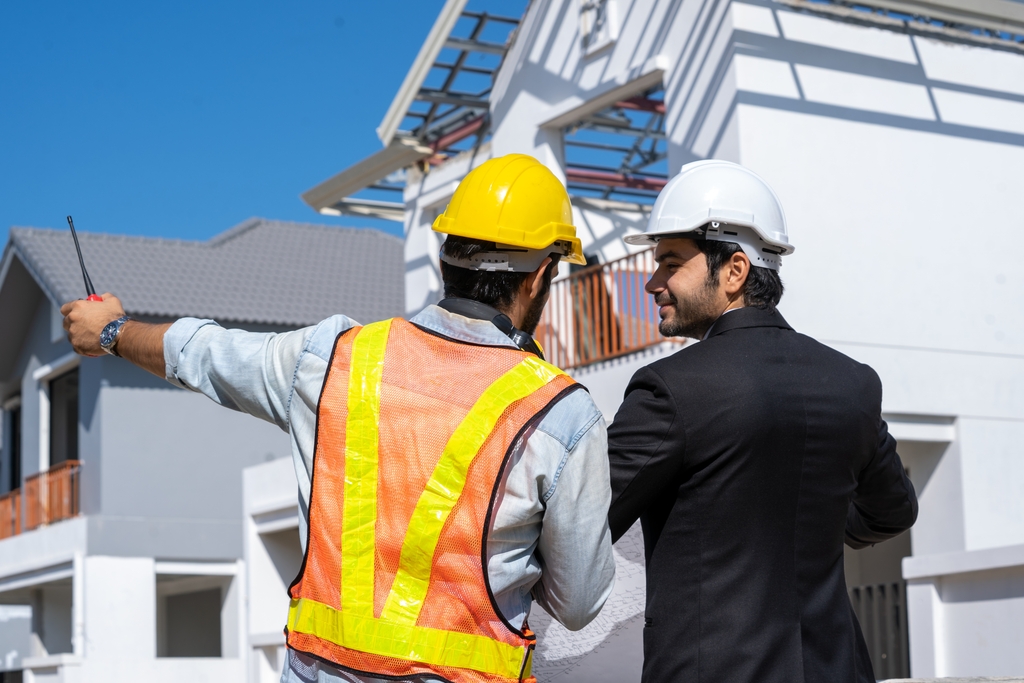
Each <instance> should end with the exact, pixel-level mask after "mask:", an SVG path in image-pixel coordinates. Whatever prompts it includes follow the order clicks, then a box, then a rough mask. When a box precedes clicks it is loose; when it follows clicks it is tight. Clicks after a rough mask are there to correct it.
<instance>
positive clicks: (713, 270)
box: [696, 240, 785, 311]
mask: <svg viewBox="0 0 1024 683" xmlns="http://www.w3.org/2000/svg"><path fill="white" fill-rule="evenodd" d="M696 243H697V248H698V249H700V251H701V253H702V254H704V257H705V258H706V259H707V262H708V285H709V286H714V287H717V286H718V271H719V270H721V268H722V264H723V263H725V261H726V260H727V259H728V258H729V257H730V256H732V255H733V254H735V253H736V252H738V251H740V250H741V249H740V245H738V244H736V243H735V242H716V241H708V240H696ZM784 289H785V287H783V285H782V278H781V277H779V271H777V270H772V269H771V268H762V267H760V266H750V273H749V274H748V275H747V281H746V283H745V284H744V285H743V304H744V305H745V306H752V307H753V308H760V309H763V310H766V311H774V310H775V307H776V306H778V305H779V301H780V300H781V299H782V292H783V291H784Z"/></svg>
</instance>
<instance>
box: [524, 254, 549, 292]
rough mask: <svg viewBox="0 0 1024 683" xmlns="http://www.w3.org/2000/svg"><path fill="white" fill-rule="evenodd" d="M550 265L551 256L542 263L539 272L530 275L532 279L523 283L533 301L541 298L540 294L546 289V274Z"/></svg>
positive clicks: (527, 279) (529, 278)
mask: <svg viewBox="0 0 1024 683" xmlns="http://www.w3.org/2000/svg"><path fill="white" fill-rule="evenodd" d="M549 263H551V257H550V256H548V257H547V258H546V259H544V260H543V261H541V262H540V266H539V267H538V268H537V270H535V271H533V272H532V273H530V277H528V278H526V282H524V283H523V284H524V285H525V287H527V288H528V289H527V291H528V292H529V294H530V298H531V299H536V298H537V297H538V296H540V292H541V290H542V289H543V288H544V273H545V271H547V269H548V264H549Z"/></svg>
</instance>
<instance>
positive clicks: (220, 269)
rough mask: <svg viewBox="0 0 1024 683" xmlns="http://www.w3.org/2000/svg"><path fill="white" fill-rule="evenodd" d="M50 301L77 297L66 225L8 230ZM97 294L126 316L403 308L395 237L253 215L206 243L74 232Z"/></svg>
mask: <svg viewBox="0 0 1024 683" xmlns="http://www.w3.org/2000/svg"><path fill="white" fill-rule="evenodd" d="M10 239H11V246H13V247H14V248H15V249H16V250H17V252H18V254H19V255H20V256H21V258H22V259H23V261H24V262H25V264H26V265H27V266H28V268H29V269H30V270H31V271H32V272H33V273H34V274H35V276H36V278H37V279H38V280H40V281H41V282H42V284H43V288H44V289H45V290H46V291H47V293H48V294H49V295H50V297H51V298H55V299H56V300H57V301H60V302H64V301H69V300H72V299H79V298H83V297H84V296H85V287H84V285H83V284H82V275H81V271H80V269H79V267H78V258H77V256H76V255H75V246H74V242H73V241H72V239H71V232H70V231H69V230H44V229H40V228H11V238H10ZM79 240H80V241H81V243H82V255H83V257H84V258H85V265H86V267H88V269H89V275H90V276H91V277H92V281H93V284H94V285H95V286H96V289H97V291H98V292H99V293H103V292H104V291H110V292H113V293H115V294H117V295H118V296H119V297H120V298H121V301H122V303H123V304H124V307H125V310H126V311H127V312H128V313H130V314H134V315H138V316H146V317H157V318H179V317H183V316H195V317H202V318H214V319H216V320H218V321H222V322H235V323H242V324H245V323H252V324H265V325H274V326H288V327H291V326H296V327H298V326H304V325H310V324H313V323H315V322H318V321H320V320H322V319H324V318H326V317H328V316H330V315H333V314H335V313H344V314H346V315H348V316H350V317H352V318H355V319H356V320H358V321H360V322H363V323H368V322H372V321H375V320H382V319H384V318H389V317H393V316H399V315H401V314H402V312H403V310H404V298H405V292H404V264H403V255H402V241H401V240H399V239H398V238H396V237H392V236H390V235H386V234H384V233H382V232H378V231H376V230H368V229H355V228H338V227H332V226H326V225H312V224H308V223H289V222H285V221H270V220H264V219H260V218H253V219H249V220H247V221H245V222H244V223H241V224H240V225H238V226H236V227H234V228H232V229H230V230H228V231H227V232H224V233H221V234H220V235H217V236H216V237H214V238H213V239H211V240H209V241H207V242H188V241H182V240H166V239H157V238H152V237H129V236H122V235H105V234H96V233H79Z"/></svg>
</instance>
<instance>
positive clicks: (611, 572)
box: [531, 418, 615, 631]
mask: <svg viewBox="0 0 1024 683" xmlns="http://www.w3.org/2000/svg"><path fill="white" fill-rule="evenodd" d="M532 440H533V439H531V441H532ZM607 453H608V433H607V430H606V427H605V423H604V419H603V418H598V420H597V421H596V422H594V423H593V424H592V425H591V426H590V427H589V429H587V431H586V432H585V433H584V434H583V435H582V436H581V437H580V438H579V440H578V441H577V442H576V443H575V444H574V445H573V446H572V448H571V449H570V450H569V452H568V455H567V457H566V458H565V461H564V464H563V465H562V467H561V470H560V471H559V472H558V473H557V474H556V479H555V482H554V484H553V485H552V487H551V489H550V490H549V491H548V492H547V493H546V494H545V495H546V496H547V498H546V503H545V505H546V509H545V511H544V523H543V526H542V528H541V533H540V539H539V541H538V544H537V550H538V554H539V556H540V558H541V561H542V562H543V574H542V575H541V579H540V581H538V582H537V583H536V584H535V585H534V587H533V597H534V599H536V600H537V602H539V603H540V604H541V605H543V607H544V609H546V610H547V612H548V614H550V615H551V616H553V617H554V618H555V619H557V620H558V621H559V622H561V623H562V625H564V626H565V627H566V628H568V629H569V630H571V631H578V630H579V629H581V628H583V627H584V626H586V625H587V624H589V623H590V622H591V621H593V619H594V617H596V616H597V614H598V613H599V612H600V611H601V608H602V607H603V606H604V603H605V601H606V600H608V596H609V595H611V592H612V587H613V586H614V584H615V556H614V554H613V553H612V537H611V531H610V530H609V528H608V506H609V504H610V503H611V486H610V484H609V480H608V455H607Z"/></svg>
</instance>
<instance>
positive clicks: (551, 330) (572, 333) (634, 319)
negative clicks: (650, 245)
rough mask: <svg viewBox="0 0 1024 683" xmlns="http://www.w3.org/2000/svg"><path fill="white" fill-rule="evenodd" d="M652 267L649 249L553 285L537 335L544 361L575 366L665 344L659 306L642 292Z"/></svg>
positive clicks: (585, 269) (652, 255)
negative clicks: (660, 328) (542, 348)
mask: <svg viewBox="0 0 1024 683" xmlns="http://www.w3.org/2000/svg"><path fill="white" fill-rule="evenodd" d="M654 268H655V264H654V250H653V249H651V250H647V251H642V252H639V253H636V254H630V255H629V256H625V257H623V258H620V259H616V260H614V261H609V262H608V263H605V264H602V265H598V266H590V267H589V268H584V269H582V270H580V271H577V272H575V273H573V274H572V275H570V276H569V277H567V278H564V279H562V280H558V281H556V282H553V283H552V284H551V298H550V300H549V301H548V305H547V307H546V308H545V309H544V316H543V317H542V318H541V322H540V325H538V326H537V333H536V338H537V340H538V341H539V342H540V343H541V345H542V346H543V347H544V355H545V357H546V358H547V359H548V361H550V362H551V363H554V364H555V365H557V366H558V367H560V368H566V369H569V368H577V367H580V366H583V365H588V364H590V363H596V362H598V361H602V360H608V359H611V358H615V357H616V356H622V355H625V354H627V353H633V352H634V351H639V350H641V349H644V348H647V347H649V346H654V345H655V344H660V343H661V342H664V341H666V339H665V337H662V336H661V334H660V333H659V332H658V323H659V321H660V318H659V316H658V307H657V306H656V305H655V304H654V298H653V297H652V296H651V295H650V294H648V293H647V292H646V291H644V285H645V284H646V283H647V281H648V280H649V279H650V277H651V274H652V273H653V272H654Z"/></svg>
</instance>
